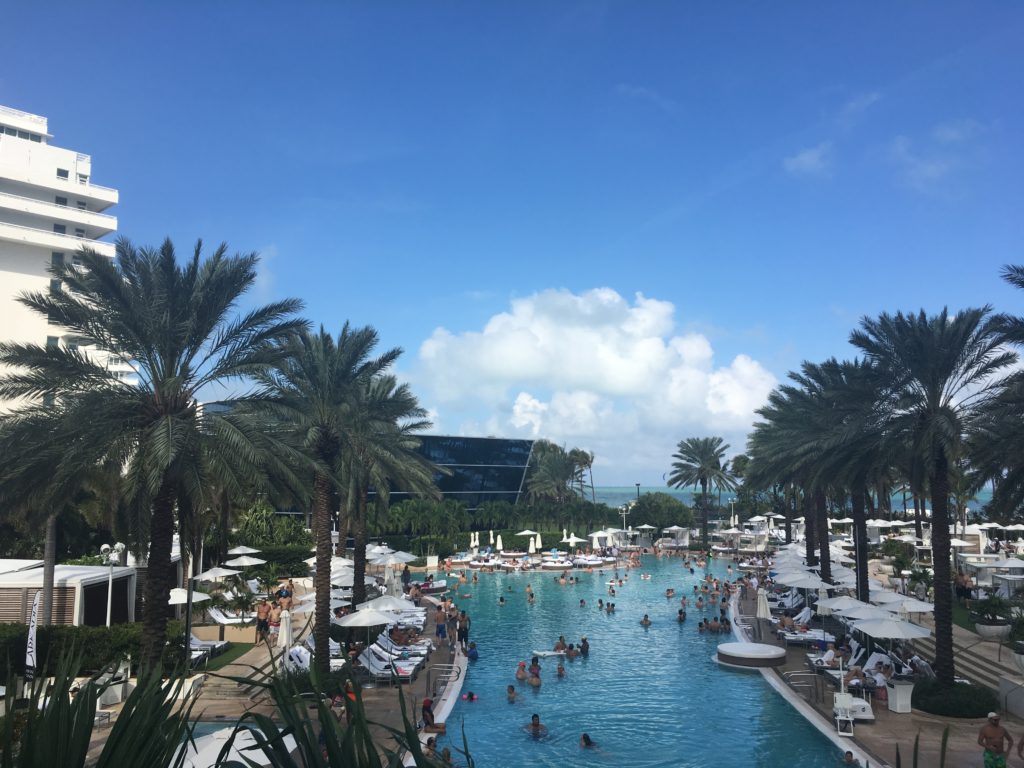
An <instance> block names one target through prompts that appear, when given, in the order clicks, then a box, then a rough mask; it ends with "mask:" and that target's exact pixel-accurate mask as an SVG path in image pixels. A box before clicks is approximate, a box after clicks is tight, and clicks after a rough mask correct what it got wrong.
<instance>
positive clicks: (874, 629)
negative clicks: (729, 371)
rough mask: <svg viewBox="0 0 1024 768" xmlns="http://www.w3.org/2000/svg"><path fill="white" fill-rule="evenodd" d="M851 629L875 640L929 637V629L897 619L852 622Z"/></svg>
mask: <svg viewBox="0 0 1024 768" xmlns="http://www.w3.org/2000/svg"><path fill="white" fill-rule="evenodd" d="M853 628H854V629H856V630H857V631H859V632H863V633H864V634H865V635H868V636H869V637H873V638H875V639H876V640H879V639H889V640H917V639H918V638H922V637H929V636H930V635H931V633H932V632H931V630H930V629H925V628H924V627H919V626H918V625H917V624H911V623H910V622H909V621H899V620H897V619H868V620H867V621H857V622H854V624H853Z"/></svg>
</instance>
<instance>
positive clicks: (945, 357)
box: [850, 307, 1017, 687]
mask: <svg viewBox="0 0 1024 768" xmlns="http://www.w3.org/2000/svg"><path fill="white" fill-rule="evenodd" d="M1003 341H1004V335H1003V333H1002V332H1001V326H1000V324H999V322H998V321H996V320H994V319H993V318H992V317H990V309H989V308H988V307H984V308H981V309H967V310H964V311H962V312H960V313H959V314H957V315H954V316H953V317H950V316H949V313H948V311H947V310H946V309H943V310H942V311H941V312H940V313H939V314H937V315H927V314H926V313H925V312H924V311H923V310H922V311H921V312H920V313H918V314H916V315H914V314H909V315H904V314H903V313H902V312H900V313H897V314H896V315H889V314H887V313H886V314H882V315H880V316H879V317H878V318H877V319H871V318H866V317H865V318H864V319H863V320H861V328H860V330H856V331H854V332H853V333H852V334H851V335H850V343H851V344H853V345H854V346H855V347H857V348H858V349H860V350H861V351H862V352H863V353H864V354H865V356H866V357H867V358H868V360H869V361H870V362H871V363H873V364H874V365H875V366H876V368H877V370H878V372H879V375H880V379H881V381H882V383H883V389H882V392H883V393H884V395H885V401H884V407H885V409H886V411H887V414H886V415H887V419H888V423H887V431H888V432H889V434H890V435H891V436H892V438H893V439H895V440H897V441H898V442H903V443H905V444H907V445H909V446H910V448H911V451H912V454H913V456H914V457H915V459H917V460H919V461H920V462H921V464H922V466H923V467H924V468H925V471H926V472H927V477H928V486H929V488H930V490H931V497H932V499H931V501H932V561H933V564H934V569H935V673H936V676H937V677H938V679H939V681H940V683H941V684H942V685H945V686H949V687H952V685H953V677H954V675H953V673H954V658H953V595H952V579H951V573H950V548H949V539H950V535H949V522H950V520H949V490H950V483H949V480H950V471H951V469H952V467H953V465H954V464H955V462H956V459H957V457H958V456H959V455H960V453H961V451H962V448H963V441H964V436H965V433H966V432H967V430H968V428H969V427H970V426H971V424H972V422H974V421H975V420H977V419H978V418H979V416H980V415H981V414H983V413H984V412H985V410H986V408H987V407H988V406H989V405H990V404H991V402H992V400H993V399H994V397H995V396H996V395H997V394H998V392H999V389H998V388H997V386H996V385H995V384H994V381H993V380H994V377H995V376H996V375H997V374H998V373H999V372H1000V371H1002V370H1003V369H1004V368H1006V367H1007V366H1008V365H1011V364H1012V363H1013V362H1015V360H1016V358H1017V356H1016V355H1015V354H1014V353H1012V352H1008V351H1006V350H1005V349H1004V348H1003V347H1002V343H1003Z"/></svg>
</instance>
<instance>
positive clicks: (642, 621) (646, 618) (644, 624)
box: [640, 613, 651, 627]
mask: <svg viewBox="0 0 1024 768" xmlns="http://www.w3.org/2000/svg"><path fill="white" fill-rule="evenodd" d="M640 626H641V627H649V626H651V617H650V616H648V615H647V614H646V613H645V614H644V617H643V618H642V619H640Z"/></svg>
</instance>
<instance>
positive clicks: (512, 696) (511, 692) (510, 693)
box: [505, 685, 516, 704]
mask: <svg viewBox="0 0 1024 768" xmlns="http://www.w3.org/2000/svg"><path fill="white" fill-rule="evenodd" d="M505 695H506V696H507V697H508V703H509V704H512V703H514V702H515V700H516V687H515V686H514V685H510V686H509V687H508V689H507V691H506V694H505Z"/></svg>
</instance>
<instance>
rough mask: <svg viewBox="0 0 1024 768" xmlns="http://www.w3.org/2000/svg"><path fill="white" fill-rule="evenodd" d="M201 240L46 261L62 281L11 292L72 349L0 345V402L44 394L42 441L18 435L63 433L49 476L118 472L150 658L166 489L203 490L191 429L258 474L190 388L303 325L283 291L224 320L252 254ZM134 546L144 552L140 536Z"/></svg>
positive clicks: (236, 426) (247, 371)
mask: <svg viewBox="0 0 1024 768" xmlns="http://www.w3.org/2000/svg"><path fill="white" fill-rule="evenodd" d="M201 248H202V243H198V244H197V245H196V247H195V250H194V251H193V254H192V256H191V258H189V259H188V260H187V261H186V262H185V263H184V264H182V265H179V264H178V263H177V260H176V257H175V252H174V246H173V245H172V244H171V242H170V241H169V240H166V241H164V243H163V245H161V247H160V248H159V249H150V248H136V247H135V246H133V245H132V244H131V243H130V242H129V241H127V240H124V239H122V240H119V241H118V244H117V258H116V259H115V260H114V261H111V260H110V259H108V258H106V257H105V256H102V255H100V254H97V253H96V252H94V251H91V250H89V249H83V250H82V251H81V253H80V254H79V259H78V260H77V263H76V264H71V263H68V264H65V265H62V266H56V267H54V268H53V270H52V273H53V275H54V277H55V278H57V279H60V280H61V281H62V284H63V285H64V287H65V290H63V291H60V292H54V293H48V294H43V293H33V294H27V295H25V296H23V297H22V298H21V301H22V303H23V304H25V305H26V306H28V307H29V308H30V309H32V310H34V311H36V312H38V313H40V314H42V315H44V316H47V317H49V318H50V319H51V321H53V322H54V323H56V324H58V325H60V326H63V327H64V328H65V329H67V331H68V333H69V338H71V339H73V340H74V342H75V345H76V346H75V345H68V346H53V347H49V346H48V347H46V348H43V347H40V346H37V345H31V344H25V345H22V344H3V345H0V363H3V364H4V365H7V366H11V367H12V368H14V369H15V371H14V372H12V373H8V374H7V375H5V376H4V377H3V378H2V379H0V398H11V399H22V398H24V399H25V400H27V401H30V402H35V403H38V402H39V401H40V400H42V401H43V402H44V403H46V402H48V401H50V400H53V401H54V402H55V407H53V409H52V412H51V414H50V416H49V418H48V422H49V427H50V428H49V429H48V430H47V432H46V435H45V437H44V438H38V439H35V440H34V442H29V443H27V444H28V445H36V444H39V443H43V444H45V443H46V442H47V441H56V440H61V441H66V442H65V443H64V444H63V445H60V448H61V449H62V450H61V460H60V462H59V463H58V464H57V465H55V472H57V473H59V474H61V475H70V474H74V473H78V472H82V471H84V470H87V469H88V468H91V467H95V466H97V465H99V464H101V463H103V462H105V461H114V462H117V463H118V465H119V466H123V467H124V468H125V483H124V493H125V498H126V501H127V503H128V504H129V505H130V506H131V507H132V508H134V509H136V510H143V511H144V512H145V513H146V514H144V515H143V516H142V519H141V522H142V523H143V524H144V529H145V530H148V539H149V541H148V560H147V574H146V589H145V610H144V616H143V647H144V655H145V659H146V660H147V661H149V662H150V663H155V662H156V661H158V660H159V658H160V655H161V653H162V651H163V646H164V638H165V636H166V622H167V596H168V593H169V590H170V588H171V587H172V586H173V581H174V572H173V569H172V566H171V541H172V537H173V533H174V508H175V501H176V499H177V497H178V494H179V492H183V493H185V494H187V495H188V496H189V497H190V498H192V499H194V500H196V501H199V500H200V499H201V498H202V495H203V488H204V484H205V480H206V474H207V473H206V463H205V462H204V461H203V458H202V451H201V450H200V445H201V442H202V440H203V438H202V437H201V435H203V434H206V435H208V436H209V437H208V439H209V440H214V441H217V442H218V443H219V444H220V445H221V446H222V450H223V452H230V453H231V455H233V456H234V457H235V458H236V459H237V460H238V461H237V469H238V470H239V471H240V470H241V469H242V468H243V467H244V470H245V471H246V472H247V473H248V474H249V476H250V479H253V480H255V478H256V477H257V476H258V474H259V472H260V467H259V460H258V457H257V455H256V452H255V451H254V449H253V446H252V445H251V444H250V443H249V441H248V440H246V439H245V434H246V433H245V431H244V430H242V429H240V426H241V424H240V422H238V421H237V420H235V419H233V418H232V416H231V414H227V413H220V412H213V411H209V410H204V409H203V408H202V407H201V406H200V404H199V402H198V396H199V392H200V391H202V390H204V389H205V388H207V387H210V386H217V385H223V384H225V383H227V382H229V381H231V380H237V379H241V378H244V377H247V376H250V375H252V374H253V373H256V372H258V371H259V370H260V369H262V368H263V367H265V366H267V365H269V364H272V363H273V362H274V360H275V351H274V342H276V341H277V340H279V339H281V338H284V337H286V336H287V335H289V334H291V333H294V332H295V331H296V330H298V329H300V328H302V327H303V325H304V323H303V322H301V321H299V320H296V319H293V318H292V317H291V316H292V315H293V313H294V312H295V311H296V310H297V309H299V307H300V303H299V302H298V301H295V300H288V301H282V302H276V303H273V304H268V305H266V306H263V307H259V308H257V309H254V310H251V311H249V312H247V313H246V314H244V315H242V316H240V317H236V316H234V313H235V307H236V305H237V304H238V301H239V299H240V298H241V296H242V295H243V294H244V293H245V292H246V290H247V289H248V288H249V287H250V286H251V285H252V284H253V283H254V282H255V279H256V264H257V261H258V258H257V256H256V255H255V254H246V255H236V256H229V255H228V254H227V246H226V245H221V246H220V247H219V248H217V250H216V251H215V252H214V253H213V254H212V255H211V256H210V257H209V258H207V259H205V260H203V259H202V258H201ZM91 349H99V350H108V351H109V352H110V353H113V354H116V355H118V356H119V357H120V358H121V359H123V360H124V361H126V362H128V363H129V364H130V365H131V366H132V367H133V368H134V373H135V377H136V380H135V381H130V380H125V379H119V378H117V377H116V376H114V375H113V374H112V373H111V371H110V370H109V369H108V368H107V367H106V366H105V365H104V364H103V361H102V358H101V356H100V355H99V354H96V353H92V354H90V352H89V351H88V350H91ZM36 407H37V406H35V405H29V406H27V408H28V409H29V411H30V412H31V411H32V409H34V408H36ZM25 423H27V422H25ZM19 429H20V427H19ZM28 438H29V439H30V440H31V439H32V438H31V436H28ZM243 460H246V461H243ZM139 549H140V550H141V552H140V554H142V553H145V550H146V549H147V548H146V547H144V546H141V542H140V547H139Z"/></svg>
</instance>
